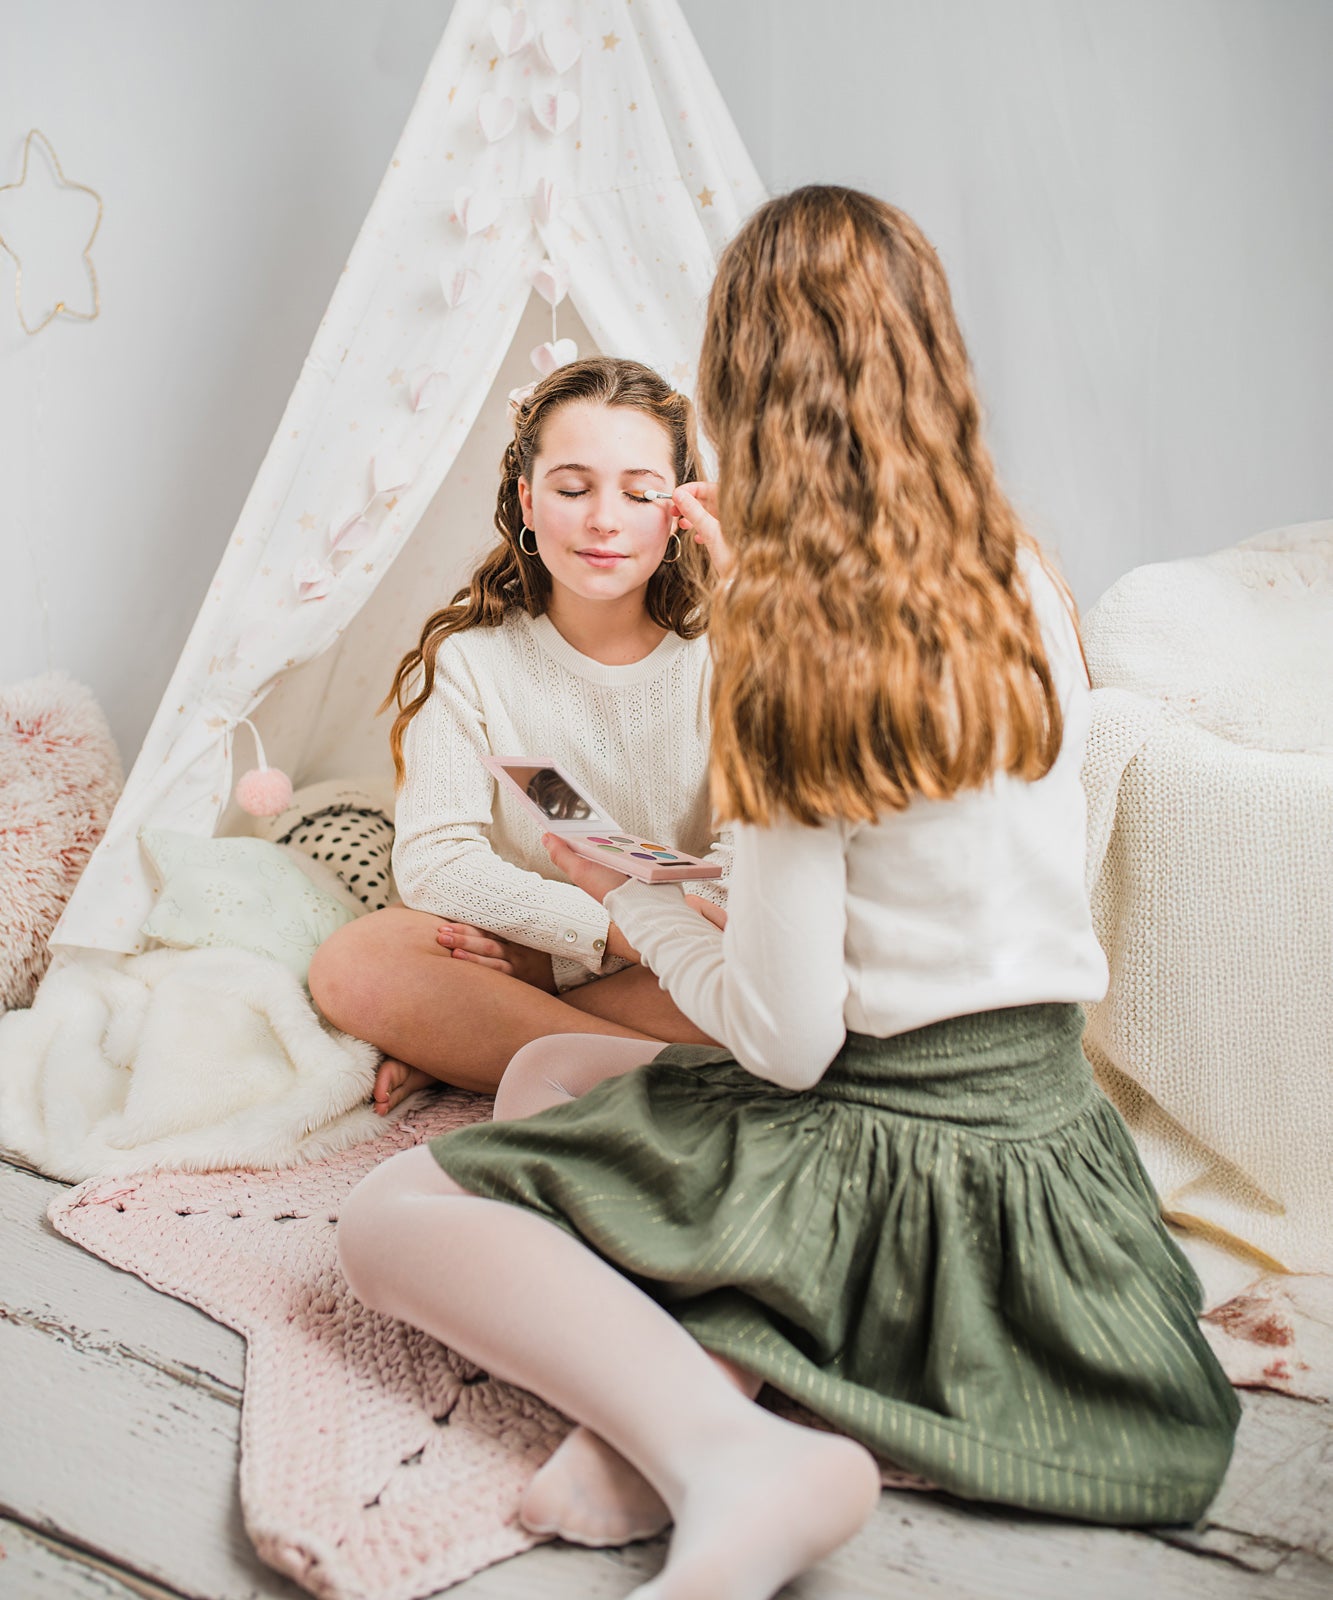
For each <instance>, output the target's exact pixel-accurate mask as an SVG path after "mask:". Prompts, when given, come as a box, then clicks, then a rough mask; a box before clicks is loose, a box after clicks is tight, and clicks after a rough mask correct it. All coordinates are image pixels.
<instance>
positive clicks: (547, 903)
mask: <svg viewBox="0 0 1333 1600" xmlns="http://www.w3.org/2000/svg"><path fill="white" fill-rule="evenodd" d="M490 754H491V748H490V744H489V742H488V740H487V737H486V723H485V716H484V712H483V707H482V703H481V696H480V694H479V692H478V690H477V686H476V683H475V681H474V680H473V678H472V675H471V673H470V672H469V671H468V668H467V665H466V663H465V662H464V661H463V660H462V658H461V656H460V655H459V654H458V653H457V652H455V651H452V650H450V648H449V641H447V640H446V641H445V643H444V645H443V646H442V647H441V649H440V652H439V654H438V656H437V657H436V661H435V687H434V689H433V691H432V693H431V696H430V698H429V700H427V701H426V703H425V705H423V706H422V708H421V710H420V711H419V712H418V713H417V714H416V716H415V717H413V719H412V721H411V722H410V723H409V724H408V727H407V733H406V735H405V737H404V740H403V759H404V764H405V766H406V769H407V776H406V779H405V781H404V783H403V787H402V789H401V790H400V792H399V795H398V807H397V817H396V832H395V838H394V847H393V872H394V880H395V882H396V883H397V885H398V892H399V894H401V895H402V897H403V904H404V905H406V906H409V907H411V908H412V909H413V910H415V911H430V912H433V913H434V914H435V915H436V916H440V917H456V918H457V919H458V920H459V921H460V922H471V923H474V924H475V925H476V926H477V927H479V928H485V929H486V930H487V931H488V932H489V933H493V934H495V935H497V936H498V937H499V938H502V939H513V940H515V941H516V942H517V943H519V944H525V945H529V946H531V947H532V948H533V949H535V950H545V951H547V952H548V953H549V954H550V955H551V956H552V957H564V958H569V959H573V960H575V961H577V962H579V963H580V964H581V965H582V966H583V967H585V968H586V969H587V970H588V971H589V972H596V971H597V970H599V969H600V967H601V965H602V956H603V952H604V951H605V948H606V932H607V927H608V925H609V918H608V916H607V913H606V912H605V911H604V910H603V909H602V907H601V906H600V905H598V903H597V901H596V900H594V899H593V898H592V896H591V895H588V894H585V893H584V892H583V890H582V889H579V888H576V887H575V886H574V885H573V884H572V883H566V882H561V881H559V880H556V879H551V878H545V877H543V876H542V875H541V874H540V873H537V872H527V871H525V870H524V869H523V868H521V867H516V866H513V865H511V863H509V862H508V861H505V860H503V859H502V858H501V857H500V856H498V855H497V854H496V853H495V851H494V850H493V849H492V848H491V842H490V830H491V822H492V807H493V805H494V800H495V779H494V778H493V777H492V776H491V774H490V772H489V771H488V770H487V769H486V767H485V766H484V765H483V764H482V757H483V756H487V755H490Z"/></svg>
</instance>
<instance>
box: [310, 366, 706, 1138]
mask: <svg viewBox="0 0 1333 1600" xmlns="http://www.w3.org/2000/svg"><path fill="white" fill-rule="evenodd" d="M696 473H697V468H696V465H695V443H694V424H693V411H692V408H691V406H690V403H689V401H688V400H687V399H686V398H685V397H684V396H683V395H681V394H678V393H676V391H674V390H673V389H672V388H671V387H670V385H669V384H667V383H666V382H665V381H664V380H663V379H662V378H660V377H659V376H658V375H657V374H656V373H655V372H653V371H652V370H651V369H650V368H648V367H645V366H642V365H641V364H640V363H638V362H635V361H619V360H613V359H610V358H607V357H598V358H595V359H592V360H585V361H576V362H571V363H570V364H569V365H567V366H564V367H560V368H559V369H558V370H557V371H555V372H554V373H552V374H551V375H550V376H549V377H547V378H545V379H544V380H543V381H542V382H541V383H538V384H537V385H535V386H534V388H533V389H532V391H531V393H530V394H528V395H527V396H525V397H524V398H522V399H521V400H519V401H518V402H517V404H516V408H515V412H514V437H513V439H512V441H511V442H510V444H509V445H508V447H507V448H506V451H505V456H504V461H503V464H502V467H501V481H500V488H499V493H498V496H497V499H496V509H495V527H496V531H497V532H498V534H499V536H500V539H499V543H498V544H497V545H496V546H495V547H494V549H492V550H491V551H490V552H489V554H487V555H486V556H485V558H484V559H483V560H482V561H481V563H480V565H479V566H478V567H477V569H476V571H475V572H474V573H473V575H472V578H471V580H470V582H469V583H468V585H467V586H466V588H464V589H462V590H460V591H459V593H458V594H456V595H455V596H454V598H453V600H452V601H451V602H450V603H449V604H448V605H447V606H444V607H443V608H441V609H440V610H437V611H435V612H433V613H432V614H431V615H430V616H429V617H428V618H427V619H426V623H425V626H424V627H423V629H422V631H421V638H420V641H419V642H418V643H417V645H416V646H415V647H414V648H413V649H411V650H409V651H408V653H407V654H406V655H405V656H404V657H403V660H402V662H401V664H400V665H399V667H398V671H397V673H396V674H395V676H394V680H393V684H392V687H391V689H390V693H389V698H388V700H387V701H386V706H387V705H390V704H392V705H393V706H395V707H396V711H397V715H396V716H395V718H394V722H393V728H392V733H391V736H390V744H391V747H392V751H393V758H394V764H395V766H396V769H397V774H398V779H399V793H398V805H397V814H396V819H395V823H396V832H395V841H394V853H393V867H394V879H395V883H396V885H397V888H398V891H399V893H400V895H401V896H402V900H403V904H402V905H401V906H392V907H390V908H388V909H387V910H384V911H379V912H375V913H373V914H372V915H371V916H368V917H362V918H360V919H358V920H357V921H355V922H352V923H349V924H348V925H347V926H346V927H344V928H343V929H341V930H339V932H338V933H336V934H335V935H334V936H333V937H332V938H331V939H329V940H328V941H327V942H326V943H325V944H324V945H323V946H322V947H321V948H320V949H319V950H318V951H317V952H316V955H315V959H314V962H313V963H312V965H311V968H310V991H311V994H312V995H313V997H314V999H315V1001H316V1003H317V1004H318V1005H319V1007H320V1009H321V1010H322V1011H323V1012H324V1014H325V1015H326V1016H327V1017H328V1018H329V1019H330V1020H331V1021H332V1022H334V1023H336V1024H337V1025H338V1026H339V1027H340V1028H343V1029H345V1030H346V1031H347V1032H349V1033H352V1034H355V1035H356V1036H357V1037H359V1038H362V1039H368V1040H370V1041H371V1042H372V1043H374V1044H376V1045H378V1046H379V1047H380V1049H381V1050H382V1051H383V1052H384V1053H385V1060H384V1062H383V1063H382V1064H381V1066H380V1068H379V1071H378V1074H377V1076H376V1080H375V1090H374V1101H375V1106H376V1109H377V1110H378V1111H380V1112H381V1113H387V1112H388V1111H390V1110H392V1109H393V1108H394V1107H395V1106H396V1105H397V1104H398V1103H399V1101H400V1100H402V1099H403V1098H404V1096H406V1095H407V1094H410V1093H412V1092H413V1091H414V1090H416V1089H419V1088H422V1087H425V1086H426V1085H429V1084H431V1083H435V1082H441V1081H442V1082H446V1083H452V1084H457V1085H459V1086H461V1087H463V1088H466V1089H474V1090H481V1091H486V1092H489V1091H493V1090H494V1089H495V1087H496V1084H497V1082H498V1081H499V1077H500V1074H501V1072H502V1071H503V1070H504V1067H505V1064H506V1063H507V1062H508V1061H509V1060H510V1058H511V1057H512V1056H513V1055H514V1053H515V1052H516V1051H517V1050H518V1049H519V1047H520V1046H521V1045H523V1044H525V1043H526V1042H528V1041H529V1040H531V1039H535V1038H538V1037H541V1036H543V1035H546V1034H550V1033H556V1032H560V1031H562V1030H573V1031H577V1032H581V1033H587V1032H595V1033H599V1034H605V1035H608V1036H620V1037H628V1038H637V1039H640V1040H643V1039H653V1040H661V1041H664V1042H665V1041H671V1040H675V1041H686V1040H700V1039H704V1038H708V1037H710V1036H709V1035H707V1034H704V1033H703V1032H701V1031H700V1030H699V1029H698V1028H695V1027H694V1026H693V1024H691V1023H690V1022H689V1021H688V1019H687V1018H686V1017H684V1016H683V1015H682V1014H681V1012H680V1011H679V1009H678V1008H677V1007H676V1005H675V1004H674V1002H673V1001H672V1000H671V999H670V997H669V996H668V995H667V994H665V993H664V992H663V990H662V989H661V988H660V987H659V985H658V983H657V979H656V978H655V977H654V976H653V975H652V974H651V973H649V972H648V971H647V970H646V969H644V968H642V967H641V966H639V965H637V957H636V956H635V953H634V951H633V950H632V949H630V948H629V946H628V945H627V943H626V941H625V940H624V939H623V938H622V937H621V935H620V932H619V930H618V929H617V928H616V927H615V925H614V924H613V923H612V922H611V920H610V918H609V917H608V915H607V913H606V911H605V910H604V908H603V907H602V906H601V905H600V903H599V902H598V901H596V900H594V899H593V898H592V897H591V896H590V895H588V894H586V893H585V892H584V891H583V890H582V889H580V888H578V887H577V886H576V885H575V884H573V883H572V882H571V881H570V880H569V878H568V877H567V876H566V874H565V873H564V872H563V871H561V870H560V869H559V868H557V867H555V866H553V865H552V863H551V861H550V859H549V857H548V856H547V855H546V853H545V852H544V851H543V849H542V848H541V834H540V830H539V829H538V827H537V826H536V825H535V824H534V823H533V822H532V821H531V820H530V819H529V817H528V815H527V814H526V813H525V812H523V811H522V810H521V808H520V807H519V806H518V805H516V804H515V803H514V802H513V801H512V800H510V799H509V798H508V797H507V796H505V795H497V793H496V784H495V780H494V779H493V778H492V776H491V774H490V772H489V771H488V770H487V768H486V767H485V766H484V765H483V760H482V758H483V757H484V756H486V755H488V754H491V755H539V756H543V757H552V756H553V757H555V758H556V759H557V760H559V761H560V762H561V764H562V765H563V766H564V767H565V768H566V769H567V770H568V771H569V772H570V773H571V775H572V776H573V777H574V778H576V779H578V780H580V781H581V782H582V784H583V785H584V786H585V787H586V788H587V789H588V791H589V792H590V793H592V794H594V795H596V796H597V798H598V799H599V800H601V801H602V803H603V804H604V805H605V806H607V807H608V809H609V810H610V812H611V814H612V815H613V816H615V817H616V819H617V820H618V821H619V822H620V824H621V826H622V827H626V828H632V829H635V830H637V831H638V833H639V836H640V837H642V838H646V839H666V840H669V841H670V842H671V844H672V845H675V846H678V847H680V848H682V849H685V850H687V851H689V852H690V853H691V854H694V855H702V854H704V853H705V852H708V851H709V849H710V838H711V824H710V810H709V804H708V795H707V764H708V674H709V658H708V645H707V641H706V639H705V638H704V626H705V622H706V612H707V590H708V584H707V574H706V570H705V564H704V558H703V555H702V553H701V551H700V550H699V548H698V546H697V545H696V544H695V543H694V542H693V541H691V540H686V541H682V539H681V537H680V534H679V532H678V531H677V529H676V526H675V523H676V519H675V516H674V511H673V508H672V507H671V506H670V504H669V503H665V502H661V501H658V502H652V501H645V500H644V499H643V498H642V492H643V491H644V490H647V489H658V490H669V489H672V488H674V487H675V486H676V485H678V484H682V483H687V482H689V481H690V480H691V479H693V478H694V477H695V476H696ZM713 851H714V853H715V854H716V855H717V856H718V858H719V859H720V860H721V862H722V865H723V870H724V876H723V878H722V879H715V880H708V881H707V882H700V883H699V884H698V886H697V887H698V891H699V893H698V896H697V897H695V898H693V899H692V903H693V904H696V905H699V906H701V907H703V908H704V909H705V910H706V911H707V913H708V914H710V915H712V916H714V917H715V918H716V919H718V920H719V921H720V920H721V919H722V916H723V913H722V912H721V910H720V906H721V904H722V903H723V902H724V900H725V870H726V855H727V850H726V846H725V845H723V844H721V843H715V844H714V846H713ZM593 978H596V979H598V980H599V981H596V982H592V981H589V980H591V979H593Z"/></svg>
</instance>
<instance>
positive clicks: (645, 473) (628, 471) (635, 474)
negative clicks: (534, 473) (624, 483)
mask: <svg viewBox="0 0 1333 1600" xmlns="http://www.w3.org/2000/svg"><path fill="white" fill-rule="evenodd" d="M594 470H595V469H594V468H592V467H589V466H585V465H584V463H583V462H582V461H562V462H561V463H560V465H559V466H557V467H548V468H547V469H546V471H545V472H544V473H543V474H542V476H543V477H544V478H549V477H551V476H552V475H553V474H555V473H557V472H589V473H590V472H592V471H594ZM620 476H621V477H622V478H656V479H657V481H658V482H659V483H665V482H666V479H665V478H664V477H663V476H662V474H661V473H660V472H658V471H657V470H656V468H654V467H626V468H625V470H624V471H623V472H622V473H621V474H620Z"/></svg>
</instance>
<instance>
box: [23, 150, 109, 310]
mask: <svg viewBox="0 0 1333 1600" xmlns="http://www.w3.org/2000/svg"><path fill="white" fill-rule="evenodd" d="M34 139H37V140H40V141H41V143H42V144H43V145H44V146H45V148H46V155H47V159H48V160H49V161H50V163H51V166H52V168H53V169H54V171H55V175H56V179H57V181H58V183H59V185H60V187H61V188H62V189H79V190H81V191H82V192H83V193H84V194H89V195H91V196H92V197H93V199H94V200H96V202H97V219H96V221H95V222H94V223H93V231H92V232H91V233H90V234H89V235H88V243H87V244H86V245H84V247H83V260H84V264H85V265H86V266H87V268H88V281H89V283H90V284H91V285H92V291H93V309H92V310H91V311H74V310H71V308H70V307H69V306H68V305H67V304H66V303H65V302H64V301H63V300H57V301H56V303H55V305H54V306H53V307H52V308H51V310H50V311H48V312H47V314H46V315H45V316H44V317H43V318H42V320H41V321H40V322H39V323H37V324H36V325H35V326H30V325H29V323H28V319H27V318H26V317H25V316H24V315H23V262H22V260H21V258H20V257H19V254H18V252H17V251H16V250H15V249H14V248H13V246H12V245H10V244H9V243H8V242H7V241H6V240H5V238H4V236H3V234H0V250H3V251H4V252H5V254H6V255H7V256H10V257H12V258H13V262H14V308H15V310H16V311H17V312H18V318H19V324H20V326H21V327H22V329H23V331H24V333H29V334H32V333H40V332H41V331H42V329H43V328H45V327H46V326H47V325H48V324H49V323H51V322H54V321H55V319H56V318H57V317H69V318H70V319H71V321H74V322H92V321H93V320H94V319H95V318H96V317H98V316H99V315H100V314H101V310H102V294H101V290H100V288H99V287H98V283H97V269H96V267H94V266H93V259H92V256H91V255H90V254H89V252H90V251H91V250H92V247H93V241H94V240H95V239H96V238H97V230H98V229H99V228H100V227H101V226H102V197H101V195H100V194H98V192H97V190H96V189H91V188H89V186H88V185H87V184H86V183H73V182H71V181H70V179H68V178H67V177H66V176H65V173H64V170H63V169H62V167H61V165H60V158H59V157H58V156H57V155H56V152H55V147H54V146H53V145H52V143H51V141H50V140H49V139H48V138H47V137H46V135H45V134H44V133H43V132H42V131H41V130H40V129H39V128H32V129H30V130H29V132H28V137H27V138H26V139H25V140H24V141H23V170H22V172H21V173H20V174H19V178H18V182H17V183H5V184H0V194H5V193H6V192H8V191H10V190H14V189H21V188H22V187H23V185H24V184H25V183H26V182H27V181H28V160H29V157H30V156H31V154H32V145H33V140H34Z"/></svg>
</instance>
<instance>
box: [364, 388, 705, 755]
mask: <svg viewBox="0 0 1333 1600" xmlns="http://www.w3.org/2000/svg"><path fill="white" fill-rule="evenodd" d="M580 400H582V401H590V402H592V403H594V404H596V405H603V406H625V407H627V408H629V409H630V410H633V411H642V412H644V413H645V415H647V416H650V417H652V418H653V420H654V421H655V422H658V423H660V425H661V426H662V428H663V429H664V430H665V432H666V434H667V437H668V438H669V439H670V441H671V454H672V463H673V467H674V470H675V473H676V482H677V483H690V482H692V481H693V480H694V479H695V478H696V477H697V476H698V472H699V466H698V459H697V448H696V443H695V430H694V408H693V407H692V406H691V405H690V402H689V400H688V399H686V397H685V396H684V395H683V394H678V393H677V392H676V390H674V389H673V388H672V387H671V385H670V384H669V383H667V382H666V381H665V379H663V378H661V377H660V376H659V375H658V374H657V373H656V372H654V371H653V369H652V368H651V367H645V366H644V365H642V363H640V362H638V361H622V360H617V359H615V358H613V357H610V356H595V357H592V358H590V359H588V360H584V361H571V362H569V363H568V365H566V366H563V367H557V368H556V370H555V371H554V372H553V373H551V374H550V375H549V376H548V377H546V378H543V379H542V381H541V382H540V383H539V384H538V385H537V386H536V388H534V389H533V390H532V392H531V394H529V395H528V396H527V398H526V399H524V400H523V401H522V402H521V403H520V404H519V405H518V406H517V407H516V408H515V411H514V437H513V438H512V439H511V440H510V442H509V444H508V445H506V447H505V453H504V457H503V460H502V461H501V464H500V488H499V492H498V493H497V495H496V500H495V528H496V532H497V533H498V534H499V535H500V542H499V544H497V545H496V546H495V548H494V549H493V550H491V551H490V552H489V553H488V554H487V555H486V556H484V557H483V558H482V560H481V562H480V564H479V565H478V567H477V568H476V570H475V571H474V572H473V574H472V576H471V578H470V579H469V580H468V582H467V584H466V585H465V586H464V587H463V588H461V589H460V590H459V591H458V593H457V594H456V595H454V597H453V599H452V600H451V601H450V602H449V604H448V605H447V606H444V607H442V608H441V609H440V610H438V611H433V612H432V613H431V614H430V616H429V617H427V618H426V622H425V626H424V627H423V628H422V630H421V638H420V639H419V640H418V642H417V643H416V645H415V646H414V647H413V648H412V649H411V650H409V651H408V652H407V654H406V655H405V656H404V657H403V659H402V660H401V661H400V662H399V663H398V670H397V671H396V672H395V673H394V675H393V683H392V685H391V686H390V689H389V693H388V694H387V695H386V696H385V698H384V703H383V704H382V705H381V706H380V710H381V711H387V710H388V709H389V707H390V706H396V707H397V715H396V716H395V717H394V720H393V727H392V729H391V730H390V733H389V748H390V749H391V750H392V752H393V765H394V771H395V773H396V775H397V782H398V783H399V784H401V783H402V781H403V776H404V770H405V769H404V765H403V735H404V734H405V733H406V732H407V727H408V724H409V723H410V722H411V720H412V718H413V717H414V716H416V714H417V712H418V711H420V710H421V708H422V706H424V705H425V703H426V701H427V700H429V699H430V696H431V691H432V690H433V689H434V687H435V657H436V654H437V652H438V651H439V648H440V646H441V645H442V644H443V643H444V641H445V640H446V639H447V638H448V637H449V636H450V635H451V634H454V633H461V632H462V631H463V630H464V629H465V628H498V627H499V626H500V624H501V623H502V622H503V621H504V620H505V618H506V617H507V616H508V615H509V613H510V612H511V611H514V610H522V611H526V612H527V613H528V615H529V616H530V617H539V616H541V615H542V613H543V612H544V611H545V610H546V609H547V606H548V605H549V604H550V598H551V575H550V573H549V572H547V570H546V568H545V567H544V566H543V565H542V562H541V558H540V557H539V556H535V555H529V554H528V553H527V551H526V550H524V549H523V548H522V547H521V546H520V544H519V537H520V535H521V534H522V532H523V507H522V505H521V503H520V501H519V497H518V480H519V479H520V477H522V478H526V479H527V480H528V481H529V482H531V477H532V464H533V462H534V461H535V460H536V459H537V456H538V454H539V452H540V450H541V442H542V430H543V428H544V427H545V426H546V423H547V422H548V421H549V420H550V418H551V417H552V416H554V415H555V413H556V412H557V411H559V410H560V408H561V407H562V406H567V405H571V404H573V403H574V402H575V401H580ZM706 596H707V586H706V580H705V571H704V565H703V558H702V554H701V552H700V550H699V548H698V546H697V545H696V544H695V543H694V541H693V540H692V539H685V540H682V541H681V551H680V558H679V560H676V561H671V562H664V563H663V564H662V565H661V566H659V567H658V569H657V571H656V572H654V573H653V575H652V577H651V578H650V579H649V582H648V593H647V596H646V604H647V608H648V614H649V616H650V617H651V618H652V619H653V621H654V622H655V623H657V625H658V626H659V627H662V628H669V629H671V631H672V632H673V633H678V634H679V635H680V636H681V637H682V638H683V639H693V638H696V637H697V636H698V635H699V634H701V633H702V632H703V631H704V629H705V628H706V626H707V601H706Z"/></svg>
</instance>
